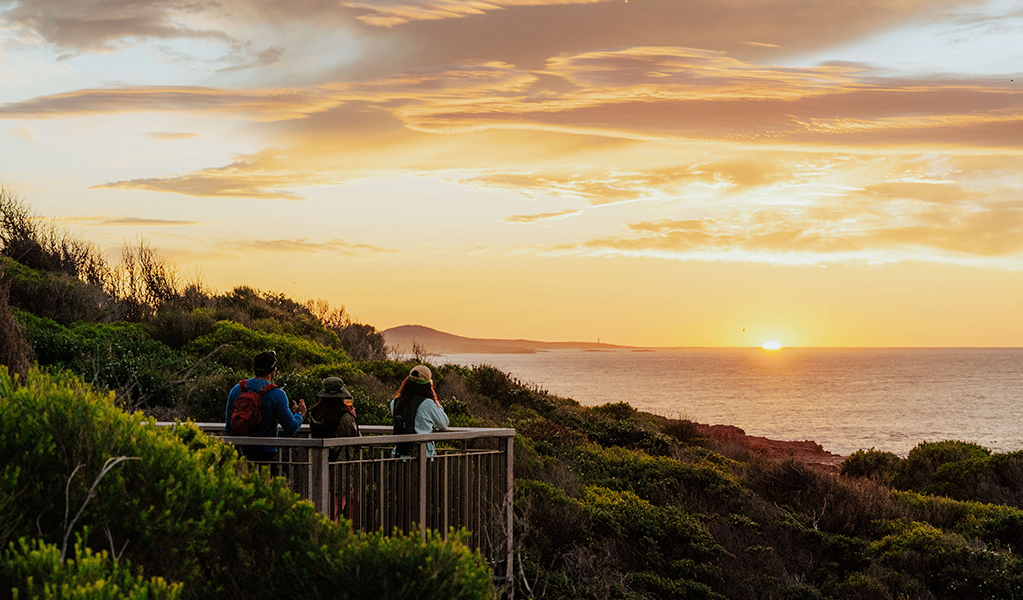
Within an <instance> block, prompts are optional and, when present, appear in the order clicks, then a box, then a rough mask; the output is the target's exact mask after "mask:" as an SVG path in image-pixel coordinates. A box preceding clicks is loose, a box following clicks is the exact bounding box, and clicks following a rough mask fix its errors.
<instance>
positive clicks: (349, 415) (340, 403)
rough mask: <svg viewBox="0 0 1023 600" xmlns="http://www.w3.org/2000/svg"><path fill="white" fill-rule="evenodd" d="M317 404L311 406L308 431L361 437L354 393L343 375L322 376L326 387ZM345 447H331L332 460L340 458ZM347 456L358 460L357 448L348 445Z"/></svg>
mask: <svg viewBox="0 0 1023 600" xmlns="http://www.w3.org/2000/svg"><path fill="white" fill-rule="evenodd" d="M316 398H317V401H316V404H313V405H312V406H311V407H309V431H310V432H311V433H312V436H313V437H314V438H332V437H362V432H360V431H359V421H358V419H357V418H356V414H355V406H354V405H353V398H352V393H351V392H349V391H348V388H346V387H345V382H344V381H343V380H342V379H341V378H340V377H328V378H326V379H324V380H323V388H322V389H321V390H320V391H319V392H318V393H317V394H316ZM341 450H342V448H331V450H330V461H331V462H335V461H337V459H338V457H339V456H340V455H341V454H342V453H341ZM343 450H344V453H343V455H344V460H355V457H356V456H357V455H358V449H356V448H355V447H354V446H346V447H344V448H343Z"/></svg>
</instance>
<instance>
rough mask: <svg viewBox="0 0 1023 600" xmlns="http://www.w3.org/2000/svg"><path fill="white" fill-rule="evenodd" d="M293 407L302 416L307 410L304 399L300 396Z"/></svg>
mask: <svg viewBox="0 0 1023 600" xmlns="http://www.w3.org/2000/svg"><path fill="white" fill-rule="evenodd" d="M295 408H296V409H297V410H298V414H300V415H302V416H303V417H304V416H305V413H306V411H308V410H309V409H308V408H306V405H305V400H304V399H302V398H299V400H298V404H297V405H296V406H295Z"/></svg>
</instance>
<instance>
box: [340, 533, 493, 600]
mask: <svg viewBox="0 0 1023 600" xmlns="http://www.w3.org/2000/svg"><path fill="white" fill-rule="evenodd" d="M465 537H467V536H466V535H464V534H463V535H460V534H455V533H452V534H451V535H450V536H449V539H448V540H447V541H445V540H443V539H441V537H440V535H439V534H438V533H436V532H431V533H430V534H429V535H428V536H427V543H426V544H425V545H424V544H423V543H422V542H421V541H420V540H419V534H418V533H414V534H412V535H409V536H401V535H398V534H397V533H395V534H394V535H391V536H387V535H384V534H383V533H379V532H378V533H373V534H367V535H363V536H359V537H358V538H357V539H354V540H351V541H350V542H349V543H348V544H346V545H345V546H344V547H343V548H342V549H341V551H340V552H338V553H337V554H336V555H333V556H330V557H328V560H327V561H325V563H324V566H325V567H326V569H327V573H325V575H324V577H323V579H324V580H326V581H332V582H333V585H332V586H331V587H330V588H327V589H325V590H324V591H325V592H327V594H326V597H331V598H341V599H349V598H350V599H352V600H362V599H364V598H380V599H381V600H405V599H406V598H417V599H422V600H492V599H493V597H494V590H493V583H492V580H491V577H490V572H489V570H488V569H487V567H486V563H485V561H484V559H483V557H482V556H481V555H480V554H479V553H478V552H475V553H474V552H470V551H469V550H468V549H467V548H466V547H465V545H464V544H463V543H462V541H463V540H464V538H465Z"/></svg>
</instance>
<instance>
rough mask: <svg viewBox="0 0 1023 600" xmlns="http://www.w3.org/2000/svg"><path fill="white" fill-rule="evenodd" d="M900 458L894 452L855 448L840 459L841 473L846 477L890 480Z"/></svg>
mask: <svg viewBox="0 0 1023 600" xmlns="http://www.w3.org/2000/svg"><path fill="white" fill-rule="evenodd" d="M900 461H901V459H900V458H899V457H898V455H896V454H895V453H894V452H882V451H880V450H874V449H873V448H871V449H870V450H857V451H856V452H853V453H852V454H851V455H849V457H848V458H846V459H845V460H844V461H842V467H841V471H840V472H841V474H842V475H845V476H847V477H869V478H871V479H877V480H878V481H886V482H887V481H890V480H891V478H892V477H893V476H894V474H895V468H896V467H897V466H898V464H899V462H900Z"/></svg>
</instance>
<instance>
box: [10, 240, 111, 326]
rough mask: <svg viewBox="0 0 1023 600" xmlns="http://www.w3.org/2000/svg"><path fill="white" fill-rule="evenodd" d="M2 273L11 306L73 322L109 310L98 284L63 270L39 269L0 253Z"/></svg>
mask: <svg viewBox="0 0 1023 600" xmlns="http://www.w3.org/2000/svg"><path fill="white" fill-rule="evenodd" d="M0 273H3V275H4V277H6V279H7V281H8V283H9V284H10V303H11V306H14V307H17V308H20V309H22V310H27V311H31V312H33V313H34V314H36V315H38V316H41V317H45V318H49V319H53V320H54V321H57V322H58V323H62V324H64V325H70V324H71V323H74V322H76V321H99V320H102V319H104V318H105V317H106V315H107V313H108V312H109V298H108V297H107V296H106V294H105V293H104V292H103V289H102V288H101V287H99V286H97V285H94V284H90V283H86V282H84V281H82V280H81V279H79V278H77V277H75V276H74V275H71V274H68V273H64V272H49V271H39V270H36V269H32V268H29V267H27V266H25V265H23V264H21V263H20V262H18V261H16V260H14V259H13V258H10V257H9V256H0Z"/></svg>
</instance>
